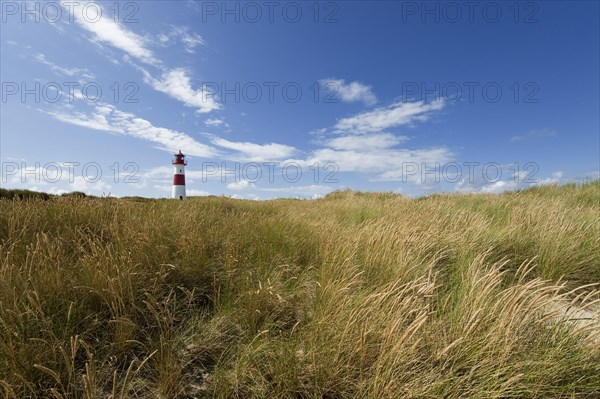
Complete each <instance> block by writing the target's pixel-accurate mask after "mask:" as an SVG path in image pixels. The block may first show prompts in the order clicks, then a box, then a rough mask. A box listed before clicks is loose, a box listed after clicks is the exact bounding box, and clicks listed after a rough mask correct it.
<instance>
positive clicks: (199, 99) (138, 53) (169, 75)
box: [62, 1, 221, 113]
mask: <svg viewBox="0 0 600 399" xmlns="http://www.w3.org/2000/svg"><path fill="white" fill-rule="evenodd" d="M62 5H63V6H64V7H65V9H67V10H69V9H70V10H71V12H72V16H73V18H74V20H75V21H76V22H77V24H78V25H79V26H81V27H82V28H83V29H85V30H87V31H88V32H90V33H92V34H93V37H91V38H90V40H91V41H92V42H94V43H99V44H102V43H104V44H108V45H110V46H112V47H114V48H117V49H120V50H122V51H124V52H125V53H126V54H127V55H128V56H129V57H131V58H132V59H134V60H137V61H141V62H142V63H143V64H146V65H150V66H154V67H157V68H158V69H159V70H160V71H161V72H160V77H159V78H155V77H154V76H153V75H152V74H151V73H150V72H148V71H147V70H145V69H144V68H141V67H138V66H137V65H136V64H135V63H133V62H132V61H131V64H132V65H134V66H136V67H137V68H138V69H139V70H141V71H142V73H143V75H144V82H146V83H147V84H149V85H150V86H151V87H152V88H154V89H155V90H157V91H160V92H162V93H165V94H167V95H169V96H170V97H171V98H174V99H176V100H178V101H181V102H182V103H183V104H184V105H186V106H188V107H192V108H195V109H196V112H199V113H207V112H211V111H213V110H216V109H219V108H221V106H220V104H219V103H218V102H217V101H216V100H215V99H214V98H212V97H210V96H209V95H208V93H207V92H206V91H205V90H204V89H203V88H200V89H194V88H193V87H192V84H191V78H190V75H189V72H188V71H187V70H185V69H183V68H168V67H166V66H165V65H164V62H163V61H162V60H160V59H159V58H158V57H156V55H155V54H154V53H153V52H152V50H150V43H148V40H147V39H146V38H144V37H143V36H140V35H138V34H137V33H135V32H132V31H131V30H129V29H127V28H126V27H124V26H123V25H122V24H120V23H117V22H115V21H113V20H112V19H111V18H109V17H108V16H107V15H108V13H105V12H103V13H102V16H101V17H100V18H99V19H98V20H97V21H91V20H88V19H86V18H84V17H83V15H84V11H83V10H82V7H83V5H82V4H79V3H77V2H65V1H63V2H62ZM98 7H100V5H98ZM173 32H174V33H173V34H172V35H174V36H175V37H178V38H179V39H180V40H181V41H182V43H183V44H184V47H185V49H186V51H188V52H189V51H193V49H194V48H195V47H196V46H198V45H200V44H203V43H204V41H203V40H202V38H201V37H200V36H199V35H197V34H193V33H190V32H188V30H187V28H183V27H174V30H173ZM164 40H166V41H169V40H170V37H169V36H164Z"/></svg>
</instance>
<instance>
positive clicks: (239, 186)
mask: <svg viewBox="0 0 600 399" xmlns="http://www.w3.org/2000/svg"><path fill="white" fill-rule="evenodd" d="M254 187H255V185H254V183H250V182H249V181H247V180H240V181H236V182H233V183H229V184H228V185H227V188H228V189H230V190H236V191H237V190H240V191H241V190H247V189H249V188H254Z"/></svg>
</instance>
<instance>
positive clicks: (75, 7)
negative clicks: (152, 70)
mask: <svg viewBox="0 0 600 399" xmlns="http://www.w3.org/2000/svg"><path fill="white" fill-rule="evenodd" d="M61 4H62V5H63V7H64V8H65V10H70V11H71V17H73V18H74V20H75V22H77V24H78V25H79V26H81V27H82V28H83V29H85V30H87V31H88V32H90V33H92V34H93V35H94V37H93V38H92V40H93V41H96V42H98V43H107V44H110V45H111V46H113V47H116V48H118V49H120V50H122V51H125V52H126V53H127V54H129V55H130V56H132V57H134V58H136V59H138V60H140V61H142V62H144V63H146V64H150V65H160V64H161V62H160V61H159V60H158V59H157V58H156V57H155V56H154V54H153V53H152V51H151V50H150V49H148V47H147V42H146V39H144V38H143V37H142V36H140V35H138V34H136V33H134V32H132V31H130V30H128V29H126V28H125V27H124V26H123V25H121V24H120V23H117V22H115V21H114V20H112V19H111V18H110V17H108V16H107V15H108V13H106V12H103V13H102V15H101V16H100V18H98V20H97V21H96V20H90V19H89V18H84V15H87V14H86V13H85V11H84V10H83V7H84V5H85V4H84V3H80V2H72V1H61ZM95 4H97V3H95ZM98 7H100V5H98ZM103 11H105V10H103Z"/></svg>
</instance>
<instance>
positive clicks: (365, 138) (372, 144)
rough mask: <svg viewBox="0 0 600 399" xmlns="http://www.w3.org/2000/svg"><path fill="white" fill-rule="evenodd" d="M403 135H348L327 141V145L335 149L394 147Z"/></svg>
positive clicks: (403, 139)
mask: <svg viewBox="0 0 600 399" xmlns="http://www.w3.org/2000/svg"><path fill="white" fill-rule="evenodd" d="M406 139H407V138H406V137H404V136H394V135H392V134H389V133H380V134H366V135H348V136H341V137H336V138H333V139H331V140H329V141H327V146H328V147H331V148H334V149H336V150H365V149H382V148H390V147H394V146H395V145H397V144H400V143H401V142H403V141H405V140H406Z"/></svg>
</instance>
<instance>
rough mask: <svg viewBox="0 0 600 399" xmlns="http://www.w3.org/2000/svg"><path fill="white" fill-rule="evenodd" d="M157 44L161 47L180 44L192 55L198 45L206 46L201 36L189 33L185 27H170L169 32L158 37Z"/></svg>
mask: <svg viewBox="0 0 600 399" xmlns="http://www.w3.org/2000/svg"><path fill="white" fill-rule="evenodd" d="M158 40H159V43H160V44H162V45H165V46H166V45H169V44H171V43H173V42H180V43H181V44H183V47H184V49H185V51H186V52H188V53H190V54H193V53H195V48H196V47H197V46H200V45H204V44H206V42H205V41H204V39H203V38H202V36H200V35H199V34H197V33H195V32H190V30H189V28H188V27H186V26H171V30H170V31H169V32H167V33H162V34H160V35H158Z"/></svg>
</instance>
